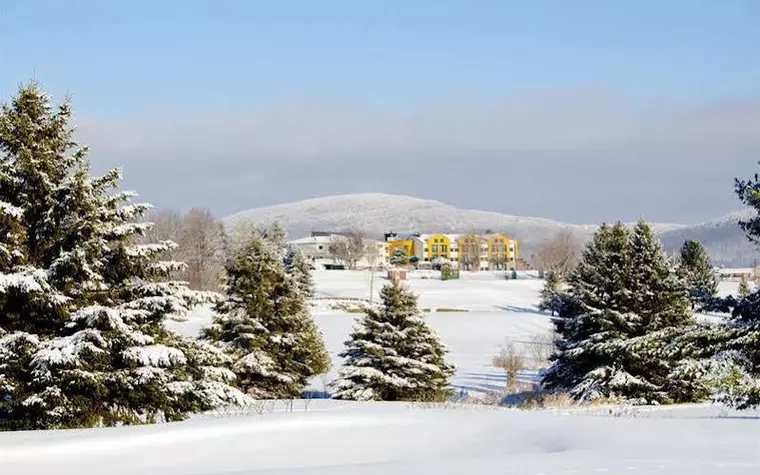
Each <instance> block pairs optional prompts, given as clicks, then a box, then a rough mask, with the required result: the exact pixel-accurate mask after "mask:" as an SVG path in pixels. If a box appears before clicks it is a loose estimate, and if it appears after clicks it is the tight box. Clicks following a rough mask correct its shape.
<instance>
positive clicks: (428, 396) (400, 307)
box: [333, 281, 454, 401]
mask: <svg viewBox="0 0 760 475" xmlns="http://www.w3.org/2000/svg"><path fill="white" fill-rule="evenodd" d="M380 297H381V299H382V304H381V306H380V308H371V309H369V310H368V311H367V313H366V315H365V316H364V317H363V318H362V319H361V320H360V321H359V324H358V325H357V326H356V327H355V328H354V331H353V333H352V334H351V336H350V339H349V340H348V341H346V343H345V345H346V348H345V350H344V351H343V352H342V353H341V354H340V356H341V357H342V358H345V365H344V366H343V367H342V368H341V370H340V374H339V376H338V379H337V380H336V381H335V382H334V383H333V388H334V391H335V392H334V394H333V398H335V399H350V400H359V401H369V400H375V401H440V400H445V399H446V398H448V397H449V396H451V394H452V392H451V388H450V386H449V381H450V379H451V377H452V376H453V374H454V367H453V366H452V365H450V364H449V363H447V362H446V359H445V357H446V352H447V350H446V348H445V347H444V346H443V344H441V342H440V341H439V339H438V336H437V335H436V333H435V332H434V331H433V330H432V329H431V328H430V327H429V326H428V325H427V323H426V322H425V320H424V318H423V316H422V315H421V314H420V312H419V310H418V308H417V296H416V295H414V294H413V293H412V292H411V291H409V290H408V289H407V288H405V287H404V286H403V285H402V284H400V283H399V282H398V281H394V282H393V283H391V284H387V285H385V286H384V287H383V288H382V290H381V292H380Z"/></svg>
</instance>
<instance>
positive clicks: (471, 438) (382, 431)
mask: <svg viewBox="0 0 760 475" xmlns="http://www.w3.org/2000/svg"><path fill="white" fill-rule="evenodd" d="M315 277H316V282H317V289H318V292H317V293H318V296H317V297H318V298H321V299H322V300H318V301H317V303H316V305H315V306H314V309H313V311H314V316H315V318H316V319H317V321H318V323H319V325H320V327H321V328H322V330H323V332H324V335H325V338H326V340H327V342H328V346H329V349H330V351H331V353H332V354H333V359H334V360H335V361H334V362H335V363H336V365H337V364H339V360H338V358H337V357H336V354H337V352H338V351H340V350H341V349H342V342H343V340H344V339H345V337H346V335H347V332H348V331H349V330H350V327H351V325H352V323H353V321H354V320H355V318H357V317H358V316H360V315H361V314H353V313H345V312H341V311H336V310H333V309H331V308H330V306H331V305H333V304H335V303H336V302H345V303H347V302H353V303H357V302H359V301H358V300H351V299H361V298H366V297H368V295H369V294H368V291H369V274H367V273H364V272H350V271H324V272H318V273H317V274H316V276H315ZM522 277H524V278H523V279H520V280H517V281H506V280H503V278H502V277H501V276H500V275H498V274H491V273H479V274H467V273H463V275H462V279H461V280H459V281H448V282H442V281H440V280H429V279H428V280H423V279H419V278H412V279H411V280H410V281H409V285H410V287H411V288H412V289H413V290H415V291H416V292H418V293H420V294H421V295H420V307H421V308H426V307H428V308H431V309H432V310H434V309H436V308H441V307H451V308H459V309H466V310H469V311H468V312H457V313H446V312H431V313H429V314H426V315H427V317H426V318H428V321H429V322H430V324H431V325H432V326H433V328H435V329H436V330H437V331H438V332H439V333H440V335H441V337H442V339H443V341H444V343H445V344H447V345H448V346H449V348H450V350H451V354H450V359H451V361H452V362H454V363H455V364H457V365H458V373H457V377H456V381H455V384H457V385H458V386H461V387H465V386H467V387H468V389H472V390H474V391H487V390H489V389H492V388H493V389H496V390H498V389H501V388H502V387H503V384H504V381H503V379H500V378H501V376H500V375H499V374H498V371H497V370H495V369H494V368H492V367H491V366H490V361H491V357H492V356H493V353H494V351H495V350H496V348H497V346H498V344H500V343H501V342H503V341H504V340H505V339H506V338H507V337H511V338H513V339H515V340H522V339H525V338H527V337H529V336H530V335H532V334H533V333H535V332H539V331H546V330H547V329H548V328H549V319H548V317H547V316H546V315H544V314H541V313H538V312H537V311H536V310H535V303H536V300H537V293H538V290H539V289H540V288H541V285H542V282H541V281H539V280H537V279H534V278H530V276H526V275H523V276H522ZM382 283H383V280H382V279H380V278H379V277H377V276H376V281H375V285H374V290H375V299H377V293H378V292H379V289H380V287H381V285H382ZM735 286H736V283H735V282H730V283H722V284H721V293H724V294H725V293H728V292H730V291H733V290H734V288H735ZM328 298H329V300H328ZM211 316H212V312H211V311H210V310H209V309H208V308H203V309H200V310H199V311H196V312H194V313H192V314H191V315H190V318H189V319H188V320H187V321H186V322H172V323H171V324H170V325H171V326H172V328H174V329H175V330H179V331H182V332H183V333H185V334H189V335H196V334H197V333H198V330H199V329H200V328H201V327H202V326H204V325H206V324H207V323H208V322H209V321H210V318H211ZM523 377H524V378H530V377H531V375H529V374H525V375H523ZM470 386H472V388H469V387H470ZM268 404H271V405H268ZM265 405H266V406H265ZM265 407H266V408H267V409H266V410H262V408H265ZM611 413H612V414H613V415H621V417H611V415H610V414H611ZM0 467H2V473H3V474H9V475H11V474H13V475H15V474H18V475H49V474H55V475H89V474H93V475H95V474H97V475H102V474H104V473H108V474H114V475H149V474H150V475H153V474H156V475H254V474H256V475H258V474H265V473H266V474H270V473H271V474H277V475H317V474H319V475H322V474H324V475H327V474H331V475H365V474H366V475H370V474H372V475H374V474H378V475H379V474H394V475H402V474H415V475H427V474H435V475H449V474H451V475H461V474H463V473H493V474H500V475H502V474H504V475H510V474H515V475H517V474H520V475H522V474H526V475H540V474H543V475H559V474H562V475H568V474H609V475H617V474H627V475H643V474H647V475H648V474H667V475H712V474H721V475H734V474H737V475H738V474H742V475H744V474H747V475H748V474H753V475H756V474H758V473H760V412H758V411H752V412H744V413H737V412H732V411H727V410H725V409H723V408H722V407H720V406H714V405H709V404H704V405H685V406H671V407H660V408H635V409H625V410H622V411H621V410H620V408H610V407H591V408H585V409H569V410H551V411H549V410H547V411H535V412H533V411H520V410H516V409H504V408H495V407H489V406H465V405H452V406H450V407H441V406H433V405H425V404H422V405H413V404H406V403H376V402H372V403H354V402H346V401H333V400H311V401H307V400H302V401H296V402H295V403H293V405H292V407H290V408H289V406H288V402H285V401H275V402H271V403H268V402H262V406H261V408H259V409H255V408H254V409H246V410H238V411H223V410H222V411H217V412H214V413H210V414H205V415H200V416H196V417H193V418H191V419H190V420H189V421H186V422H182V423H173V424H163V425H156V426H143V427H119V428H107V429H91V430H71V431H40V432H18V433H0Z"/></svg>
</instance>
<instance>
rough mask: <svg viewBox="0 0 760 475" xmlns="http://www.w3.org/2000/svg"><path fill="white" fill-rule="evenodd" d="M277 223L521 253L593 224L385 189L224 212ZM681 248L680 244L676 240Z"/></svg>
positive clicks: (582, 233)
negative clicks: (489, 235)
mask: <svg viewBox="0 0 760 475" xmlns="http://www.w3.org/2000/svg"><path fill="white" fill-rule="evenodd" d="M246 221H250V222H256V223H271V222H273V221H279V222H281V223H282V224H283V225H284V226H285V227H286V228H287V229H288V233H289V235H290V237H291V238H298V237H303V236H307V235H308V234H309V233H310V232H311V231H343V230H348V229H359V230H361V231H363V232H364V233H366V234H368V235H372V236H376V237H378V238H381V237H382V235H383V233H385V232H388V231H396V232H420V233H430V232H438V231H441V232H451V233H467V232H485V231H488V230H490V231H496V232H502V233H504V234H507V235H509V236H513V237H514V238H516V239H518V240H519V241H520V248H521V250H522V252H521V254H522V256H523V257H525V258H529V256H530V253H531V252H533V251H534V249H535V248H536V247H537V246H538V245H540V243H542V242H543V241H544V240H546V239H549V238H551V237H552V236H553V235H554V234H555V233H557V232H558V231H560V230H561V229H571V230H573V231H574V232H576V233H577V234H578V236H579V237H580V238H581V239H583V240H586V239H589V238H590V237H591V235H592V234H593V233H594V231H595V230H596V228H597V227H598V225H596V224H570V223H562V222H557V221H552V220H550V219H544V218H534V217H525V216H512V215H507V214H501V213H495V212H489V211H478V210H468V209H459V208H456V207H454V206H451V205H447V204H445V203H441V202H439V201H434V200H425V199H420V198H413V197H410V196H402V195H391V194H384V193H357V194H348V195H336V196H326V197H322V198H315V199H309V200H304V201H297V202H294V203H286V204H280V205H275V206H267V207H263V208H255V209H251V210H247V211H242V212H240V213H236V214H234V215H232V216H229V217H228V218H226V219H225V223H226V224H227V225H228V226H230V225H232V226H234V225H235V224H236V223H238V222H246ZM653 227H654V228H655V230H656V231H657V232H658V233H665V232H675V231H677V230H680V229H688V227H686V226H684V225H678V224H653ZM679 246H680V244H679Z"/></svg>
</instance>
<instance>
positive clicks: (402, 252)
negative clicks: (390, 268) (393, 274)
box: [390, 247, 409, 266]
mask: <svg viewBox="0 0 760 475" xmlns="http://www.w3.org/2000/svg"><path fill="white" fill-rule="evenodd" d="M390 262H391V264H393V265H394V266H405V265H407V264H409V253H408V252H407V250H406V248H404V247H397V248H396V249H395V250H394V251H393V255H392V256H391V261H390Z"/></svg>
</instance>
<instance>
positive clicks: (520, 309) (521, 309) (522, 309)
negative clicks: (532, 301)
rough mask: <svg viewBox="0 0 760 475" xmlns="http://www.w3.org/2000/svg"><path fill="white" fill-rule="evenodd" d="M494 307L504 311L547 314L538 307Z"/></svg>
mask: <svg viewBox="0 0 760 475" xmlns="http://www.w3.org/2000/svg"><path fill="white" fill-rule="evenodd" d="M496 308H498V309H499V310H502V311H504V312H513V313H530V314H533V315H541V316H548V315H549V314H547V313H544V312H542V311H540V310H538V309H535V308H528V307H516V306H514V305H503V306H502V305H496Z"/></svg>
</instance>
